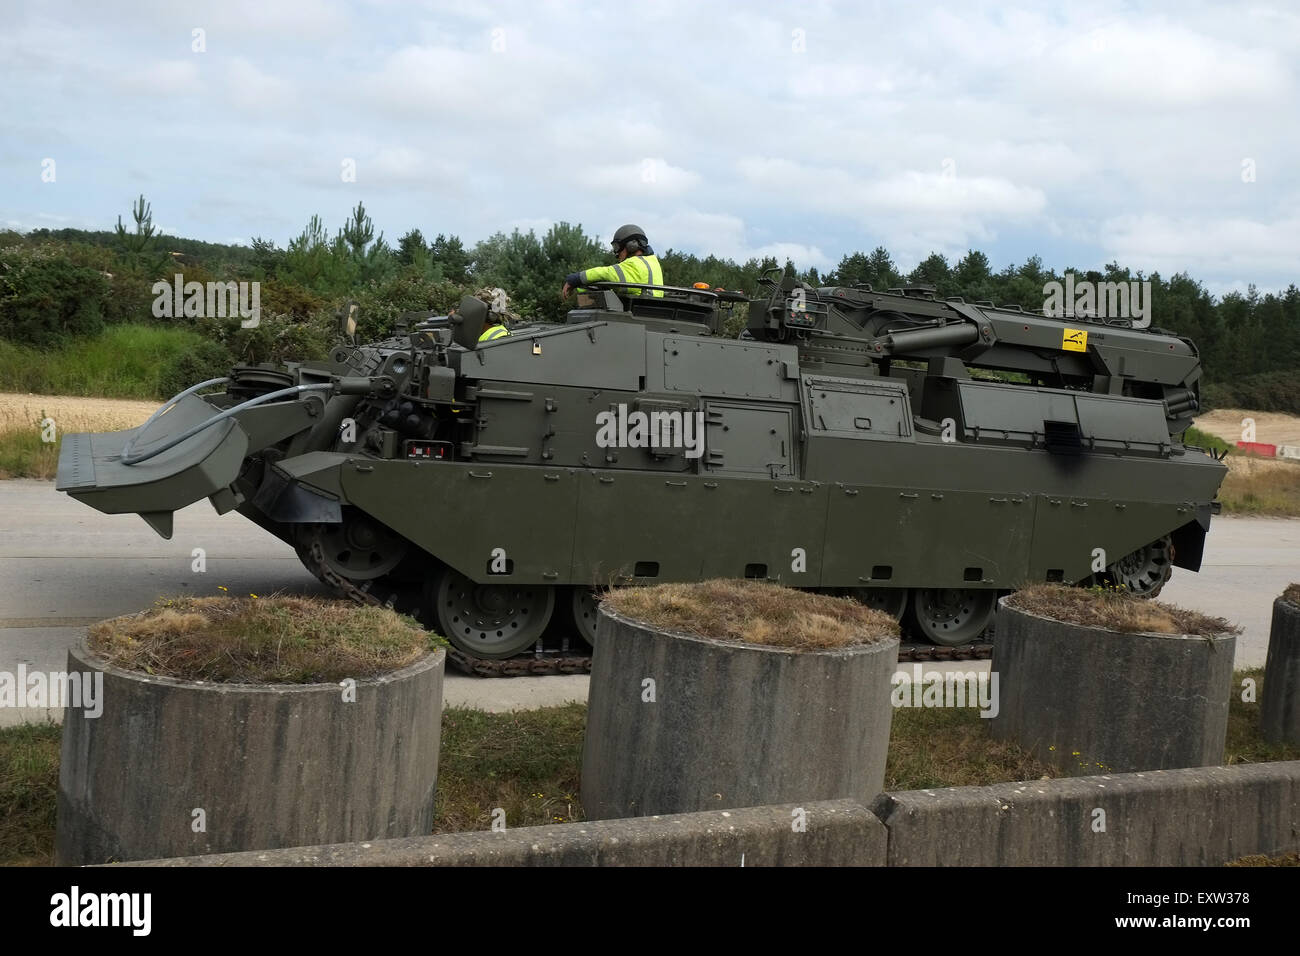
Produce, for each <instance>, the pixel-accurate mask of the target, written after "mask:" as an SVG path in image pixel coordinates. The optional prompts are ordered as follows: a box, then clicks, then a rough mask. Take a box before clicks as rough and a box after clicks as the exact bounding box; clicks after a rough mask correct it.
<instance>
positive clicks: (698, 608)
mask: <svg viewBox="0 0 1300 956" xmlns="http://www.w3.org/2000/svg"><path fill="white" fill-rule="evenodd" d="M603 603H604V604H605V606H607V607H608V608H610V610H612V611H616V612H618V613H619V614H621V615H623V616H624V617H628V618H632V619H633V620H636V621H641V622H644V623H645V624H648V625H649V626H651V627H654V628H660V629H663V630H668V631H677V632H680V633H685V634H693V635H696V636H699V637H707V638H712V639H714V640H720V641H737V642H743V643H746V644H764V645H768V646H771V647H790V648H798V649H812V648H830V647H851V646H854V645H858V644H874V643H876V642H878V641H881V640H884V639H885V638H888V637H897V636H898V633H899V631H898V623H897V622H896V621H895V620H894V619H893V617H891V616H890V615H888V614H885V613H884V612H882V611H877V610H874V609H872V608H869V607H867V606H865V605H863V604H860V603H858V602H857V601H853V600H850V599H849V598H839V597H830V596H829V595H825V594H813V593H811V592H808V591H798V590H795V589H794V588H786V587H781V586H780V585H779V584H769V583H767V582H764V581H740V580H726V579H715V580H712V581H702V582H700V583H698V584H658V585H655V586H653V587H640V588H620V589H618V590H615V591H612V592H611V593H609V594H607V595H605V597H604V599H603Z"/></svg>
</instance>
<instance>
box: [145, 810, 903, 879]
mask: <svg viewBox="0 0 1300 956" xmlns="http://www.w3.org/2000/svg"><path fill="white" fill-rule="evenodd" d="M884 862H885V828H884V827H883V826H882V825H881V823H880V821H879V820H877V819H876V818H875V816H873V815H872V813H871V811H869V810H868V809H867V808H866V807H863V806H861V805H860V804H858V803H857V802H856V801H853V800H833V801H824V802H820V803H808V804H805V805H797V804H791V805H788V806H779V807H747V808H741V809H736V810H709V811H707V812H704V813H683V814H677V815H674V816H661V817H632V818H629V819H625V820H597V821H593V822H590V823H566V824H563V825H561V826H553V827H519V828H517V829H510V830H503V831H501V832H492V831H480V832H477V833H439V834H434V835H433V836H425V837H419V838H418V839H410V840H380V841H375V842H371V843H350V844H343V845H341V846H318V847H300V848H298V849H290V850H272V851H269V852H266V853H227V854H224V855H218V856H195V857H183V858H178V859H171V860H155V861H152V862H151V863H150V864H148V865H150V866H882V865H884Z"/></svg>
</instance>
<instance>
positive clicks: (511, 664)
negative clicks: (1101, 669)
mask: <svg viewBox="0 0 1300 956" xmlns="http://www.w3.org/2000/svg"><path fill="white" fill-rule="evenodd" d="M310 553H311V558H312V561H313V563H314V564H315V565H316V567H315V568H313V569H311V570H312V572H313V573H314V574H316V576H317V577H318V578H320V579H321V580H322V581H323V582H325V583H326V584H329V585H331V586H332V587H335V588H337V589H338V590H339V591H341V592H342V593H343V594H344V595H345V596H346V597H348V598H350V599H351V600H353V601H356V602H357V603H358V604H369V605H372V606H374V607H386V608H389V609H390V610H391V609H392V608H393V605H394V601H395V599H396V596H397V595H396V592H394V591H391V590H390V589H385V591H387V593H386V594H385V595H383V596H382V599H381V595H379V594H376V593H373V592H372V591H371V589H370V587H369V582H367V583H366V585H363V586H358V585H356V584H353V583H352V581H350V580H349V579H347V578H345V577H343V576H342V575H340V574H336V573H335V572H333V571H331V570H330V568H329V566H328V565H326V563H325V553H324V551H323V550H322V548H321V544H320V540H319V539H318V538H313V539H312V543H311V548H310ZM990 633H991V628H990V629H988V630H986V631H985V632H984V634H983V635H981V636H982V637H985V638H987V637H989V636H990ZM575 640H577V642H578V643H579V644H581V643H582V641H581V639H575ZM567 644H568V640H567V639H566V640H565V641H564V642H563V643H562V645H561V648H560V649H559V650H546V649H544V648H542V647H541V646H540V644H539V646H538V647H536V648H534V649H533V650H531V651H525V652H524V653H522V654H517V655H515V656H514V657H510V658H507V659H505V660H501V661H491V660H484V659H482V658H478V657H472V656H470V655H469V654H466V653H465V652H464V651H462V650H460V649H459V648H457V647H448V648H447V663H449V664H451V666H452V667H454V668H456V670H458V671H460V672H461V673H463V674H469V675H471V676H473V677H537V676H543V675H549V674H590V673H591V655H590V654H589V653H587V654H578V653H574V652H572V651H570V650H568V648H567V647H566V646H565V645H567ZM992 657H993V645H992V644H991V643H982V642H981V643H971V644H963V645H961V646H960V647H942V646H940V645H938V644H914V643H905V644H902V645H900V646H899V648H898V659H899V661H900V662H903V661H906V662H911V661H986V660H989V659H991V658H992Z"/></svg>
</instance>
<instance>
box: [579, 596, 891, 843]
mask: <svg viewBox="0 0 1300 956" xmlns="http://www.w3.org/2000/svg"><path fill="white" fill-rule="evenodd" d="M598 627H599V632H598V637H597V641H596V650H595V654H594V656H593V658H592V669H591V685H590V690H589V692H588V698H587V731H586V739H585V741H584V745H583V755H582V806H583V809H584V810H585V811H586V813H587V816H588V817H589V818H591V819H605V818H609V817H626V816H647V815H650V814H656V813H658V814H665V813H690V812H694V811H697V810H705V809H713V808H726V807H752V806H759V805H763V804H783V803H789V802H791V801H797V800H807V801H815V800H836V799H854V800H858V801H859V802H862V803H866V802H868V801H870V800H871V799H873V798H874V797H875V795H876V794H877V793H879V792H880V791H881V790H882V789H883V788H884V778H885V758H886V755H887V752H888V747H889V728H890V723H891V721H892V719H893V708H892V706H891V705H890V690H891V684H890V680H891V678H892V676H893V674H894V671H895V670H896V668H897V663H898V638H896V637H888V638H884V639H882V640H881V641H879V642H878V643H875V644H867V645H857V646H853V647H844V648H833V649H824V650H817V649H800V650H795V649H791V648H785V647H767V646H763V647H759V646H756V645H752V644H736V643H728V642H724V641H716V640H710V639H707V638H701V637H695V636H692V635H686V634H676V633H671V632H664V631H660V630H658V629H655V628H651V627H648V626H645V625H643V624H640V623H638V622H636V621H632V620H629V619H627V618H625V617H622V616H620V615H618V614H615V613H614V612H612V611H611V610H610V609H609V608H608V607H606V606H604V605H602V606H601V609H600V622H599V625H598ZM647 682H649V683H647Z"/></svg>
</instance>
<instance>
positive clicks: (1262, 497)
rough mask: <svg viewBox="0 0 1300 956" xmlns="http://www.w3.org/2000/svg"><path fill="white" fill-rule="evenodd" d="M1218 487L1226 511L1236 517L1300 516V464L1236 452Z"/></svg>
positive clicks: (1228, 459)
mask: <svg viewBox="0 0 1300 956" xmlns="http://www.w3.org/2000/svg"><path fill="white" fill-rule="evenodd" d="M1224 464H1226V465H1227V466H1228V474H1227V477H1225V478H1224V479H1223V485H1222V486H1221V487H1220V488H1219V500H1220V501H1222V502H1223V510H1224V511H1227V512H1230V513H1233V514H1251V515H1276V516H1283V517H1292V518H1295V517H1300V462H1295V461H1290V460H1288V459H1283V458H1260V457H1258V456H1256V455H1244V454H1240V453H1234V454H1231V455H1229V456H1228V457H1227V459H1226V460H1225V461H1224Z"/></svg>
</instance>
